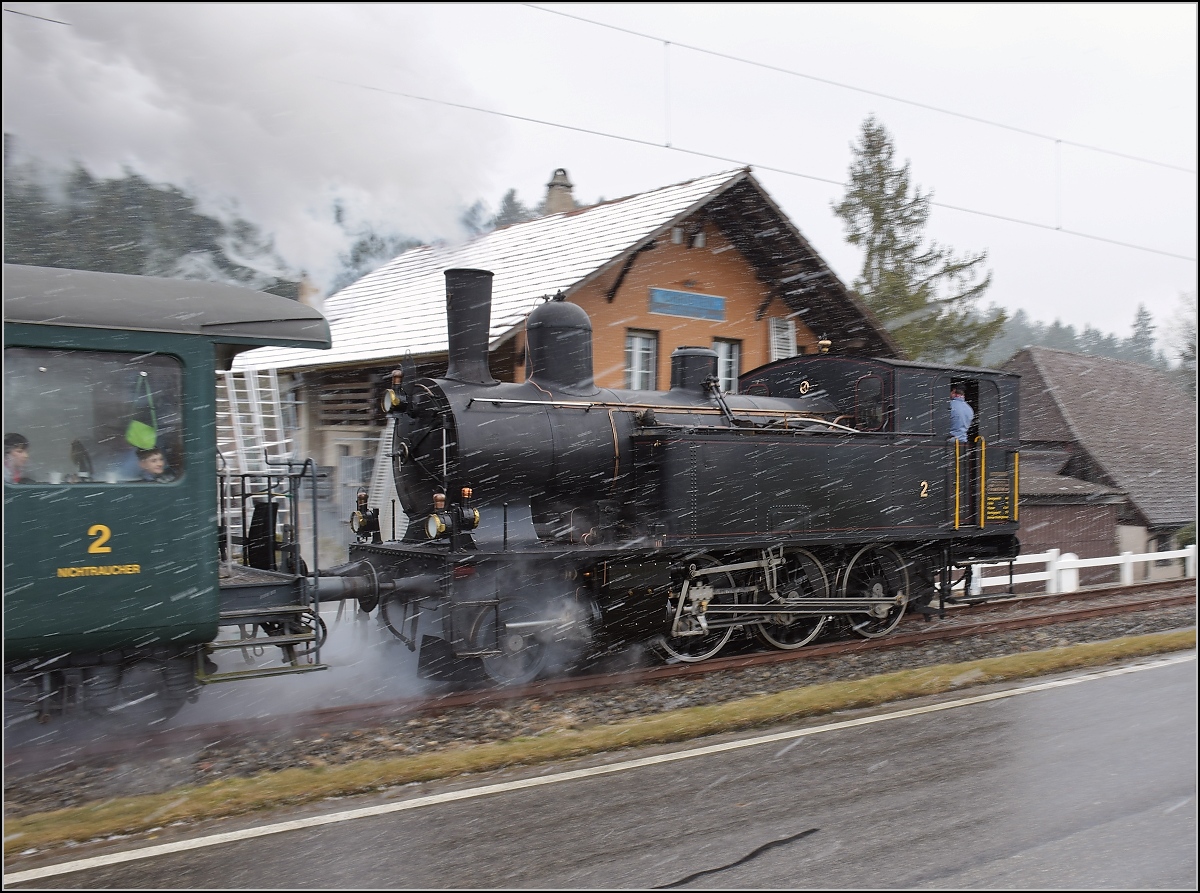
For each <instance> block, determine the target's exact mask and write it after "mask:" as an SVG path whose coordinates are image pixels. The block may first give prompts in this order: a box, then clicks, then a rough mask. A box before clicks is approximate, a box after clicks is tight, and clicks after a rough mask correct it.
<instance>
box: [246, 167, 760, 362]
mask: <svg viewBox="0 0 1200 893" xmlns="http://www.w3.org/2000/svg"><path fill="white" fill-rule="evenodd" d="M749 176H750V173H749V170H748V169H746V168H739V169H737V170H733V171H725V172H723V173H718V174H712V175H710V176H707V177H700V178H698V179H695V180H689V181H687V182H685V183H678V184H676V185H674V186H665V187H663V188H661V189H655V190H652V191H650V192H644V193H640V194H638V195H632V196H627V197H626V198H621V199H614V200H612V201H607V202H604V203H602V204H598V205H592V206H590V207H585V208H579V209H576V210H574V211H567V212H564V213H561V214H552V215H549V216H546V217H540V218H538V219H536V220H530V221H528V222H525V223H518V224H514V225H512V226H508V227H505V228H503V229H498V230H494V231H492V232H489V233H485V234H483V235H481V236H478V237H477V238H475V239H472V240H471V241H469V242H466V243H463V244H461V245H453V246H451V245H432V246H423V247H420V248H414V249H412V250H410V251H406V252H404V253H403V254H401V255H400V256H399V257H397V258H395V259H393V260H392V261H390V262H388V263H387V264H385V265H384V266H382V267H380V268H378V269H377V270H375V271H374V272H372V273H368V274H367V275H366V276H364V277H363V278H362V279H359V280H358V281H357V282H354V283H353V284H351V285H348V286H346V287H345V288H344V289H342V290H341V291H339V292H337V293H336V294H334V295H331V296H330V297H329V298H327V299H326V301H325V310H324V312H325V316H326V318H327V319H328V320H329V327H330V331H331V333H332V336H333V348H332V349H331V350H328V351H315V350H295V349H288V348H272V347H266V348H260V349H258V350H253V351H249V352H247V353H244V354H241V355H240V356H238V357H237V360H236V362H235V368H238V369H245V368H260V369H265V368H282V369H297V368H303V367H312V366H337V365H341V364H348V363H362V362H370V361H373V360H379V361H382V360H386V359H389V358H393V357H402V356H404V354H405V353H410V352H411V353H412V354H413V355H414V356H419V355H423V354H433V353H439V352H442V351H445V350H446V349H447V337H446V281H445V276H444V275H443V274H444V272H445V271H446V270H449V269H454V268H462V267H466V268H475V269H482V270H490V271H492V273H493V274H494V278H493V280H492V319H491V327H490V339H489V340H490V345H489V346H490V347H491V348H495V347H496V346H497V344H498V343H499V342H500V341H501V340H503V338H504V337H505V335H507V334H508V333H509V332H510V331H511V330H512V329H513V328H514V327H515V326H517V325H520V324H521V323H522V322H523V321H524V319H525V317H526V315H528V313H529V312H530V311H531V310H532V309H533V308H534V307H535V306H537V304H538V302H539V301H540V300H541V299H542V298H543V297H545V296H548V295H549V296H553V295H554V294H555V293H556V292H559V291H563V292H568V291H569V290H570V289H571V288H572V287H574V286H577V285H578V284H579V283H581V282H582V281H583V280H585V279H587V278H589V277H590V276H591V275H592V274H596V273H599V272H601V271H602V270H603V269H605V268H607V267H611V266H612V265H613V264H615V263H617V262H619V260H620V259H621V258H622V257H624V256H625V255H626V254H627V253H628V252H629V251H630V250H632V249H635V248H637V247H638V246H639V245H640V244H641V243H644V242H646V241H648V240H649V239H651V238H652V237H653V236H654V235H655V234H657V233H660V232H663V231H665V230H667V229H669V228H670V226H671V225H672V224H673V223H674V222H676V221H678V220H682V219H684V218H686V217H687V216H688V215H689V214H690V213H691V212H692V211H693V210H695V209H696V208H697V207H699V206H700V205H702V204H704V203H705V202H706V201H708V200H709V199H710V198H711V197H713V196H714V195H717V194H719V193H721V192H724V191H725V190H727V189H729V188H730V187H732V186H733V185H735V184H737V183H739V182H741V181H742V180H744V179H746V178H747V177H749Z"/></svg>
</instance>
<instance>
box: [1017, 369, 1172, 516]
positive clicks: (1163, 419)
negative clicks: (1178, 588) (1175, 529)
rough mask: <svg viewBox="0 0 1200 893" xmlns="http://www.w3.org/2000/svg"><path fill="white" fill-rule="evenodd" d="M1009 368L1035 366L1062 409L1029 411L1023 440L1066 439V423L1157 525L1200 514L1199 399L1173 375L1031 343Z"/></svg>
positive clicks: (1036, 376)
mask: <svg viewBox="0 0 1200 893" xmlns="http://www.w3.org/2000/svg"><path fill="white" fill-rule="evenodd" d="M1004 368H1005V369H1009V368H1011V369H1012V370H1013V371H1021V370H1022V368H1027V369H1032V370H1033V373H1034V374H1033V376H1031V377H1032V378H1033V379H1034V380H1040V381H1041V382H1042V383H1043V385H1044V393H1045V395H1046V397H1047V398H1048V400H1050V401H1052V402H1053V408H1054V410H1055V411H1056V412H1055V413H1047V414H1045V415H1041V416H1039V415H1038V414H1036V413H1030V414H1028V415H1024V414H1023V417H1022V419H1021V439H1022V441H1024V442H1029V441H1055V440H1062V439H1064V438H1062V437H1061V436H1060V435H1061V434H1062V433H1063V432H1062V428H1061V426H1065V428H1066V431H1067V432H1068V433H1069V434H1070V438H1069V439H1070V440H1073V441H1074V442H1076V443H1077V444H1078V445H1079V447H1080V448H1081V449H1083V450H1084V451H1085V452H1086V453H1087V454H1088V456H1089V458H1090V459H1091V460H1092V461H1093V462H1094V463H1095V464H1096V466H1097V467H1099V468H1100V469H1102V470H1103V472H1104V474H1105V476H1106V477H1107V478H1108V479H1109V480H1110V481H1111V482H1112V483H1113V484H1114V485H1115V486H1116V487H1119V488H1120V489H1122V490H1124V491H1126V492H1127V493H1128V494H1129V498H1130V500H1131V501H1132V502H1133V503H1134V505H1135V506H1136V507H1137V509H1138V511H1139V512H1140V513H1141V514H1142V515H1143V516H1144V517H1145V518H1146V519H1147V521H1148V522H1149V524H1150V526H1152V527H1159V526H1163V527H1169V526H1173V525H1180V524H1186V523H1187V522H1188V521H1191V520H1193V519H1194V518H1195V513H1196V403H1195V401H1194V400H1192V399H1190V398H1189V397H1188V396H1187V395H1186V394H1184V393H1183V392H1182V391H1181V390H1180V389H1179V388H1178V387H1177V386H1176V385H1175V384H1174V383H1173V382H1172V381H1171V379H1170V378H1168V377H1167V376H1166V375H1164V374H1163V373H1161V372H1158V371H1157V370H1155V369H1152V368H1151V367H1149V366H1146V365H1144V364H1141V363H1132V362H1128V361H1125V360H1112V359H1108V358H1107V357H1094V356H1086V355H1083V354H1076V353H1069V352H1067V351H1062V350H1053V349H1051V348H1045V347H1030V348H1026V349H1025V350H1023V351H1021V352H1020V353H1019V354H1017V356H1016V357H1014V358H1013V359H1012V360H1010V361H1009V362H1008V363H1006V364H1005V367H1004ZM1027 374H1028V373H1027ZM1027 381H1028V379H1023V381H1022V402H1023V403H1024V402H1025V400H1026V399H1027V396H1028V395H1027V386H1026V382H1027ZM1035 396H1036V395H1035Z"/></svg>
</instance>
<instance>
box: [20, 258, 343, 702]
mask: <svg viewBox="0 0 1200 893" xmlns="http://www.w3.org/2000/svg"><path fill="white" fill-rule="evenodd" d="M263 345H281V346H290V347H312V348H328V347H329V345H330V338H329V326H328V323H327V322H326V321H325V319H324V317H323V316H321V314H320V313H318V312H317V311H316V310H314V309H312V308H310V307H308V306H306V305H304V304H302V303H299V302H298V301H293V300H288V299H287V298H283V297H279V296H276V295H270V294H263V293H261V292H257V291H253V290H251V289H248V288H242V287H237V286H231V285H223V284H217V283H212V282H197V281H189V280H177V279H160V278H150V277H141V276H126V275H118V274H112V273H96V272H83V271H78V270H65V269H50V268H40V267H27V266H15V265H10V264H5V266H4V433H5V484H4V556H5V557H4V637H5V672H6V689H8V690H9V691H10V692H11V689H12V687H13V686H18V687H19V686H21V685H24V686H26V687H28V688H30V689H31V690H32V691H34V692H35V700H36V698H37V697H40V698H45V697H48V696H49V693H50V692H54V693H56V694H57V695H62V696H63V697H67V696H70V697H71V698H74V699H77V700H81V701H84V702H85V705H86V702H88V701H89V700H90V705H91V706H94V707H98V708H99V709H101V710H104V709H111V708H112V706H113V705H114V704H116V703H117V697H118V690H119V688H120V687H121V685H122V682H123V678H124V680H125V681H128V679H129V678H130V677H132V675H133V673H132V668H133V667H135V666H137V667H139V668H140V669H141V670H142V671H145V670H146V669H147V668H150V670H151V673H150V675H151V677H152V678H153V679H154V681H155V688H156V690H155V692H154V693H155V694H159V695H162V696H163V697H164V699H165V700H167V701H172V702H179V703H182V701H183V700H185V699H186V697H187V696H189V695H191V694H193V693H194V690H195V678H196V675H197V674H196V669H197V667H198V666H200V664H199V661H200V660H201V658H202V656H203V646H204V644H205V643H208V642H210V641H211V640H213V639H214V637H215V636H216V634H217V628H218V613H219V602H220V593H219V583H218V567H219V564H218V552H217V540H218V537H217V511H216V506H217V502H216V500H215V498H214V495H215V494H216V492H217V467H216V462H215V456H216V454H217V443H216V406H215V401H216V373H217V372H218V370H223V369H228V368H229V365H230V362H231V360H232V358H233V357H234V356H235V355H236V354H237V353H239V352H240V351H243V350H248V349H250V348H254V347H259V346H263ZM22 453H23V455H22ZM36 693H40V694H36ZM177 706H178V704H175V707H176V709H177ZM168 712H169V711H168Z"/></svg>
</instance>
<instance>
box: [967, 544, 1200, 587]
mask: <svg viewBox="0 0 1200 893" xmlns="http://www.w3.org/2000/svg"><path fill="white" fill-rule="evenodd" d="M1170 559H1182V560H1183V576H1184V577H1185V578H1186V577H1192V578H1195V576H1196V545H1195V543H1193V544H1192V545H1190V546H1188V547H1187V548H1186V549H1175V550H1174V551H1172V552H1145V553H1142V554H1140V555H1135V554H1134V553H1133V552H1122V553H1121V554H1120V555H1114V556H1111V557H1108V558H1079V557H1077V556H1076V555H1075V554H1074V553H1073V552H1060V551H1059V550H1058V549H1051V550H1050V551H1049V552H1039V553H1038V554H1036V555H1021V556H1020V557H1018V558H1015V559H1013V561H1012V564H1013V566H1014V567H1016V566H1021V565H1030V564H1032V565H1039V564H1040V565H1042V568H1043V569H1042V570H1040V571H1033V572H1028V573H1016V572H1015V571H1014V573H1013V575H1012V583H1013V585H1014V586H1015V585H1017V584H1018V583H1038V582H1044V583H1045V584H1046V592H1075V591H1076V590H1078V589H1079V569H1080V568H1081V567H1114V566H1117V567H1120V569H1121V583H1122V585H1128V584H1130V583H1133V582H1135V577H1136V574H1135V572H1134V566H1135V565H1138V564H1144V563H1146V562H1159V561H1168V560H1170ZM1008 569H1009V562H1007V561H1004V562H1000V563H998V564H977V565H975V566H974V574H973V575H972V578H971V595H982V594H983V590H984V589H987V588H990V587H993V586H1008V584H1009V576H1008ZM988 572H990V573H991V575H990V576H989V575H988ZM1155 579H1157V578H1155ZM1175 579H1179V578H1175Z"/></svg>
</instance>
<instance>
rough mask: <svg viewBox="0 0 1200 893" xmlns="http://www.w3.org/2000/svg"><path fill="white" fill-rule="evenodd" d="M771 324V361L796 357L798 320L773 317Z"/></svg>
mask: <svg viewBox="0 0 1200 893" xmlns="http://www.w3.org/2000/svg"><path fill="white" fill-rule="evenodd" d="M770 324H771V362H772V363H774V362H775V361H776V360H785V359H787V358H788V357H794V356H795V355H796V321H795V320H794V319H776V318H775V317H771V318H770Z"/></svg>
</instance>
